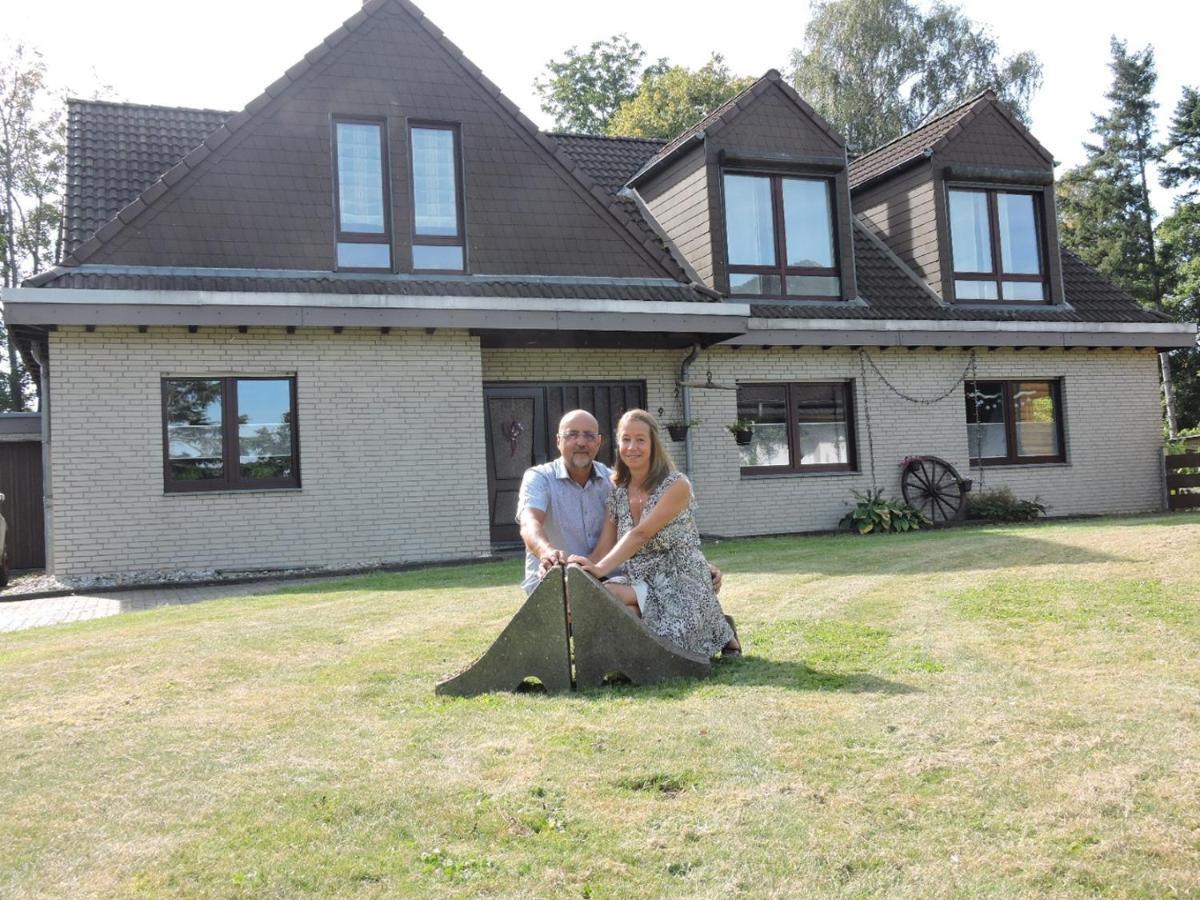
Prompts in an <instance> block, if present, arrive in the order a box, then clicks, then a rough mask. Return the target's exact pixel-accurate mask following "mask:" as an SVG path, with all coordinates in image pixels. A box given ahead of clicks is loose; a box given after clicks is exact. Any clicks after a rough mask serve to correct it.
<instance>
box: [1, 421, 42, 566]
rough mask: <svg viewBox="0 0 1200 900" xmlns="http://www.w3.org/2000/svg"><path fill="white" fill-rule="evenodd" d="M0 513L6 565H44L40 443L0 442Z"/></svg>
mask: <svg viewBox="0 0 1200 900" xmlns="http://www.w3.org/2000/svg"><path fill="white" fill-rule="evenodd" d="M0 494H4V498H5V499H4V502H3V503H0V514H2V515H3V516H4V521H5V522H6V523H7V524H8V539H7V541H6V546H7V550H8V567H9V568H10V569H41V568H45V566H46V532H45V520H44V509H43V506H42V445H41V444H40V443H38V442H36V441H20V442H16V443H12V442H7V441H6V442H0Z"/></svg>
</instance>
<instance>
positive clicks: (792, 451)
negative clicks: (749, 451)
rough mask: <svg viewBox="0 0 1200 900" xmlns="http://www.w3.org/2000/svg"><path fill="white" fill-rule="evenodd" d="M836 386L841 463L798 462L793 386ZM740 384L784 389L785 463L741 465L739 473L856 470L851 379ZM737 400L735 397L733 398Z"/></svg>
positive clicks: (856, 447)
mask: <svg viewBox="0 0 1200 900" xmlns="http://www.w3.org/2000/svg"><path fill="white" fill-rule="evenodd" d="M814 386H818V387H819V386H837V387H840V388H841V389H842V391H843V394H842V398H843V400H844V402H845V407H846V445H847V448H846V456H847V460H846V462H844V463H809V464H807V465H806V464H804V463H801V462H799V461H798V459H799V456H798V452H797V451H798V449H799V448H798V446H797V445H798V442H799V437H800V431H799V429H800V422H799V419H798V418H797V416H796V404H795V402H794V400H793V399H792V388H793V387H814ZM742 387H782V388H783V389H784V400H785V408H786V409H787V437H788V464H787V465H786V466H742V467H741V474H742V475H743V476H749V477H754V476H757V475H805V474H811V473H818V472H847V473H849V472H857V471H858V439H857V429H856V428H855V405H854V403H855V389H854V388H855V385H854V381H853V380H852V379H851V380H846V381H754V382H739V384H738V388H739V389H740V388H742ZM734 402H735V403H736V402H737V401H736V399H735V401H734Z"/></svg>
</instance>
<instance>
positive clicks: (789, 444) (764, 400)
mask: <svg viewBox="0 0 1200 900" xmlns="http://www.w3.org/2000/svg"><path fill="white" fill-rule="evenodd" d="M853 399H854V398H853V387H852V385H851V384H850V383H848V382H834V383H831V384H744V385H741V386H739V387H738V392H737V408H738V418H739V419H742V420H744V421H748V422H753V423H754V428H753V431H752V433H751V436H750V443H748V444H744V445H743V444H739V446H738V451H739V452H740V453H741V457H742V471H743V472H747V473H751V472H752V473H763V472H821V471H835V470H847V471H848V470H851V469H854V468H855V465H856V456H855V451H854V415H853V409H854V405H853Z"/></svg>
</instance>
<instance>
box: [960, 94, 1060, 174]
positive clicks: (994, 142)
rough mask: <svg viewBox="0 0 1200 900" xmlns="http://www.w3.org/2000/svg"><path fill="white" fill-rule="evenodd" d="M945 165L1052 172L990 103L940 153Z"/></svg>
mask: <svg viewBox="0 0 1200 900" xmlns="http://www.w3.org/2000/svg"><path fill="white" fill-rule="evenodd" d="M938 162H939V163H940V164H943V165H954V164H955V163H958V164H960V165H970V166H994V167H997V168H1006V169H1042V170H1045V171H1046V172H1050V171H1052V169H1053V167H1052V166H1051V165H1050V164H1049V163H1047V162H1046V160H1045V159H1044V158H1043V157H1042V155H1041V154H1040V153H1038V152H1037V151H1036V150H1035V149H1034V148H1033V146H1032V145H1031V144H1030V143H1029V141H1027V140H1025V138H1024V136H1023V135H1022V134H1021V133H1020V132H1019V131H1017V130H1016V129H1015V128H1014V127H1013V125H1012V123H1011V122H1009V121H1008V119H1006V118H1005V117H1004V116H1003V115H1002V114H1001V113H1000V112H999V111H998V110H997V109H996V108H995V107H993V106H988V107H986V108H985V109H983V110H981V111H980V113H979V115H977V116H975V118H973V119H971V120H970V121H969V122H967V123H966V124H965V125H964V126H963V131H962V133H961V134H959V135H958V136H957V137H955V138H954V139H953V140H952V141H951V142H950V143H949V144H948V145H947V146H946V149H945V150H943V151H942V152H940V153H939V154H938Z"/></svg>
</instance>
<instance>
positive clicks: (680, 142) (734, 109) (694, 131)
mask: <svg viewBox="0 0 1200 900" xmlns="http://www.w3.org/2000/svg"><path fill="white" fill-rule="evenodd" d="M772 87H775V88H778V89H779V90H781V91H782V92H783V94H784V96H786V97H787V98H788V99H789V100H791V101H792V103H794V104H795V105H796V106H797V107H798V108H799V109H800V111H801V112H802V113H804V114H805V115H806V116H808V117H809V118H810V119H812V121H813V122H814V123H815V124H816V125H817V127H818V128H820V129H821V130H822V131H824V132H825V133H826V134H827V135H829V137H830V138H831V139H832V140H833V141H834V143H836V144H837V145H838V146H839V147H845V146H846V141H845V139H844V138H843V137H842V136H841V135H840V134H838V133H837V132H836V131H834V130H833V126H832V125H830V124H829V123H828V122H827V121H825V118H824V117H823V116H822V115H821V114H820V113H818V112H817V111H816V110H815V109H813V108H812V107H811V106H809V105H808V104H807V103H806V102H805V101H804V99H803V98H802V97H801V96H800V95H799V94H797V93H796V91H795V89H794V88H792V86H791V85H789V84H788V83H787V82H786V81H784V80H783V76H782V75H780V74H779V72H778V71H777V70H775V69H768V70H767V73H766V74H765V75H763V76H762V77H761V78H759V79H758V80H757V81H755V82H754V83H753V84H752V85H750V86H749V87H747V88H746V89H745V90H744V91H742V92H741V93H740V94H738V95H736V96H734V97H731V98H730V99H728V100H726V101H725V102H724V103H722V104H721V105H720V106H718V107H717V108H716V109H714V110H713V111H712V112H710V113H709V114H708V115H706V116H705V117H704V118H702V119H701V120H700V121H699V122H697V123H696V124H695V125H693V126H692V127H691V128H688V129H687V130H685V131H683V132H682V133H680V134H678V135H676V136H675V137H673V138H672V139H671V140H670V141H668V142H667V144H666V145H665V146H664V147H663V148H662V149H661V150H659V151H658V153H656V154H655V155H654V156H653V157H652V158H650V159H648V160H647V161H646V164H645V165H644V166H643V167H642V169H641V170H640V171H639V172H638V173H637V175H638V177H642V176H644V175H646V174H648V173H649V172H651V171H652V170H654V169H656V168H658V166H660V165H662V164H663V163H664V162H666V161H667V160H668V159H670V158H671V157H672V156H674V155H675V153H676V152H678V151H679V150H680V149H682V148H683V147H684V146H685V145H686V144H687V143H688V142H689V141H691V140H692V139H694V138H696V137H698V136H701V135H705V134H713V133H715V132H717V131H719V130H720V129H722V128H725V127H726V126H728V125H729V124H730V123H731V122H733V121H734V120H735V119H736V118H737V116H738V114H739V113H740V112H741V111H742V110H744V109H746V108H747V107H748V106H750V104H751V103H753V102H754V101H755V100H757V99H758V98H759V97H760V96H761V95H762V94H763V93H764V92H766V91H768V90H770V89H771V88H772Z"/></svg>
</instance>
